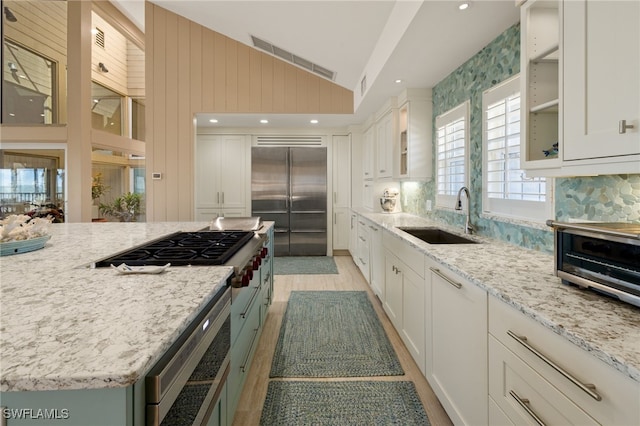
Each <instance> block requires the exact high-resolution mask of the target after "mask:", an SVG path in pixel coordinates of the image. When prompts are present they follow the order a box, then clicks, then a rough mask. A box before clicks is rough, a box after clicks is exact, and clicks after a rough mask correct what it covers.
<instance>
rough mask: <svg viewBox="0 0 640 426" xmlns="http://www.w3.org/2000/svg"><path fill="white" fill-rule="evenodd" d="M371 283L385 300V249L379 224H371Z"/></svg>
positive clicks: (377, 294) (381, 298) (372, 287)
mask: <svg viewBox="0 0 640 426" xmlns="http://www.w3.org/2000/svg"><path fill="white" fill-rule="evenodd" d="M368 226H369V278H370V280H369V284H370V285H371V289H372V290H373V292H374V293H375V294H376V296H378V298H379V299H380V300H384V279H385V277H384V249H383V248H382V229H381V228H380V227H379V226H378V225H374V224H373V223H370V224H369V225H368Z"/></svg>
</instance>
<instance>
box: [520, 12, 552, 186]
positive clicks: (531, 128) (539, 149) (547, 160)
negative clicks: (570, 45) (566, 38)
mask: <svg viewBox="0 0 640 426" xmlns="http://www.w3.org/2000/svg"><path fill="white" fill-rule="evenodd" d="M560 13H561V8H560V3H559V2H558V1H545V0H537V1H534V0H529V1H527V2H526V3H525V4H524V5H523V6H522V9H520V22H521V33H520V37H521V38H520V46H521V54H520V70H521V71H520V72H521V78H520V84H521V94H520V96H521V97H520V99H521V106H520V111H521V118H520V123H521V127H520V137H521V143H520V146H521V153H520V158H521V167H522V168H523V169H525V170H530V171H531V170H539V169H553V168H559V167H560V165H561V157H560V156H559V155H558V153H557V152H556V151H554V148H557V150H558V151H559V152H560V155H562V140H561V138H560V135H561V134H562V133H561V130H560V129H561V121H560V119H561V116H562V115H561V113H560V111H561V110H562V109H561V108H562V100H561V99H560V93H561V84H562V80H561V73H562V61H561V58H562V55H561V51H562V43H561V37H560V35H561V30H560V22H561V16H560ZM554 145H555V146H554ZM542 174H544V173H542Z"/></svg>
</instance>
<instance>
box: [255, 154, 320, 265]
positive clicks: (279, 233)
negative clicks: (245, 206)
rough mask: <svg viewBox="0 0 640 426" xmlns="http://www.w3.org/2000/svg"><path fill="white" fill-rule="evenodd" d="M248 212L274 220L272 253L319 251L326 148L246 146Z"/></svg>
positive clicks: (277, 254)
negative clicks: (249, 185)
mask: <svg viewBox="0 0 640 426" xmlns="http://www.w3.org/2000/svg"><path fill="white" fill-rule="evenodd" d="M251 213H252V215H253V216H260V217H261V218H262V220H270V221H275V241H274V249H275V256H325V255H326V254H327V149H326V148H324V147H313V148H312V147H253V148H251Z"/></svg>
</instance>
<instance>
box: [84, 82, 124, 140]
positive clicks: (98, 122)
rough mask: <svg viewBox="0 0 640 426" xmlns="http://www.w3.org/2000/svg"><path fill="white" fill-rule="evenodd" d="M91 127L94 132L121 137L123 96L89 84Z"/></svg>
mask: <svg viewBox="0 0 640 426" xmlns="http://www.w3.org/2000/svg"><path fill="white" fill-rule="evenodd" d="M91 98H92V99H93V103H92V106H91V126H92V127H93V128H94V129H96V130H102V131H105V132H109V133H113V134H114V135H119V136H121V135H122V132H123V128H122V102H123V100H124V96H122V95H120V94H118V93H116V92H114V91H113V90H111V89H108V88H106V87H104V86H101V85H99V84H97V83H95V82H92V83H91Z"/></svg>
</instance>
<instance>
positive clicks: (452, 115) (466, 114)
mask: <svg viewBox="0 0 640 426" xmlns="http://www.w3.org/2000/svg"><path fill="white" fill-rule="evenodd" d="M470 105H471V103H470V101H469V100H468V99H467V100H466V101H464V102H462V103H461V104H459V105H457V106H455V107H453V108H451V109H450V110H448V111H446V112H444V113H442V114H440V115H438V116H437V117H436V119H435V170H434V173H435V183H436V185H435V198H436V208H438V209H446V210H452V211H453V210H455V203H456V199H457V194H440V193H438V191H439V190H438V187H439V184H440V173H439V168H438V156H439V148H440V145H439V141H438V139H439V137H438V132H439V129H440V128H442V127H444V126H447V125H449V124H451V123H453V122H455V121H457V120H459V119H460V118H462V119H463V121H464V184H463V185H462V186H466V187H467V188H468V187H469V181H470V176H469V151H470V149H469V140H470V135H469V134H470V130H471V129H470V126H469V125H470V110H471V108H470Z"/></svg>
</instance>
